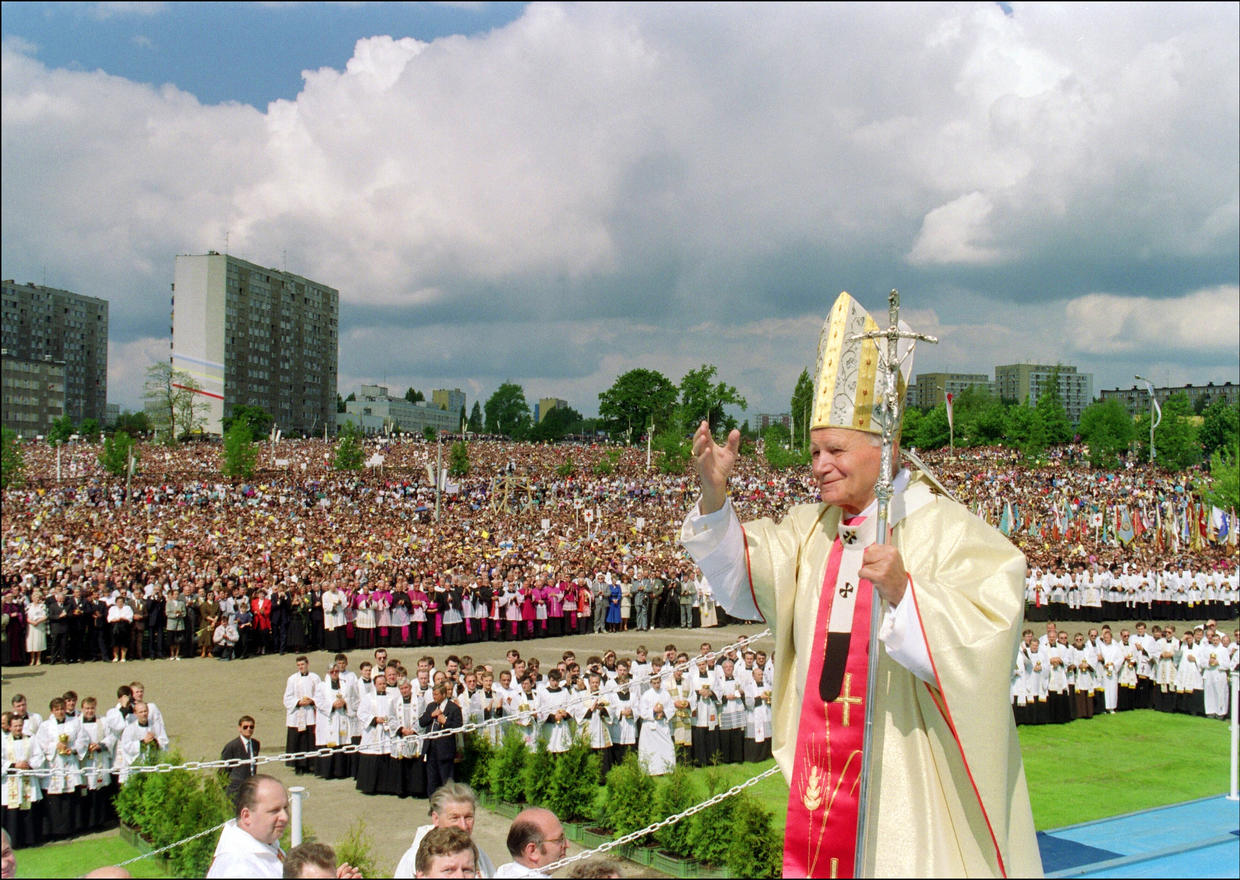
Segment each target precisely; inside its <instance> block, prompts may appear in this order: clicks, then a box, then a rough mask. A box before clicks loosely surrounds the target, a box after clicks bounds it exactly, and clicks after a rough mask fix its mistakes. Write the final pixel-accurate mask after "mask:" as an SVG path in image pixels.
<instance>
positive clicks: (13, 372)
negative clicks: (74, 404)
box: [0, 354, 102, 437]
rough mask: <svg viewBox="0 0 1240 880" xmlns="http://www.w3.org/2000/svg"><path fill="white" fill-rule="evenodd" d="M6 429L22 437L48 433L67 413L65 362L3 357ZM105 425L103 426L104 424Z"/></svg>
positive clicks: (0, 363) (0, 375) (1, 383)
mask: <svg viewBox="0 0 1240 880" xmlns="http://www.w3.org/2000/svg"><path fill="white" fill-rule="evenodd" d="M0 388H2V389H3V393H2V394H0V398H3V413H2V415H3V420H2V421H3V424H4V427H6V428H8V429H9V430H11V431H14V432H16V433H17V435H18V436H20V437H37V436H39V435H40V434H46V433H47V431H48V429H49V428H51V426H52V422H54V421H56V420H57V419H59V418H60V417H61V416H63V415H64V414H65V362H64V361H54V360H52V358H51V355H48V356H47V358H46V359H45V360H41V361H28V360H23V359H21V358H11V357H9V356H8V355H7V354H6V355H3V356H0ZM100 424H102V423H100Z"/></svg>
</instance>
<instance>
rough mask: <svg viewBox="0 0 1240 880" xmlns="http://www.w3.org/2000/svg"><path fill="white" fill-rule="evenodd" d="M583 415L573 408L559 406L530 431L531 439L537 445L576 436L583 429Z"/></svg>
mask: <svg viewBox="0 0 1240 880" xmlns="http://www.w3.org/2000/svg"><path fill="white" fill-rule="evenodd" d="M581 422H582V418H581V413H579V412H577V410H575V409H573V408H572V407H571V406H557V407H556V408H555V409H553V410H551V412H549V413H547V414H546V415H545V416H543V420H542V421H541V422H539V423H538V424H537V425H535V426H534V427H533V428H531V429H530V439H531V440H533V441H535V442H536V443H552V442H555V441H557V440H563V439H564V438H565V437H566V436H568V435H569V434H574V433H576V432H577V430H578V429H579V428H580V427H581Z"/></svg>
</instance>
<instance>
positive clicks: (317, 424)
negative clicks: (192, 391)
mask: <svg viewBox="0 0 1240 880" xmlns="http://www.w3.org/2000/svg"><path fill="white" fill-rule="evenodd" d="M339 313H340V294H339V292H338V291H337V290H336V289H335V288H332V287H328V286H327V285H325V284H321V283H319V282H317V281H311V280H310V279H308V278H303V277H301V276H300V275H293V274H291V273H288V272H282V271H280V270H279V269H268V268H265V267H263V266H259V265H256V264H255V263H251V262H248V261H246V260H242V259H239V258H238V257H234V256H231V255H228V254H220V253H216V252H215V251H208V252H207V253H206V254H201V255H197V254H195V255H182V256H178V257H177V258H176V271H175V281H174V283H173V292H172V366H173V368H174V369H177V370H183V371H185V372H186V373H188V374H190V375H191V376H193V377H194V379H195V381H196V383H197V385H198V386H199V388H200V393H201V394H202V395H203V397H204V398H205V399H206V400H207V402H208V413H207V424H206V430H207V431H208V432H210V433H222V432H223V424H222V420H223V418H224V416H226V415H229V414H231V412H232V409H233V407H235V406H239V405H249V406H259V407H262V408H263V409H264V410H266V411H267V412H269V413H271V415H272V416H274V418H275V424H276V425H277V427H279V429H280V430H281V431H283V433H284V435H285V436H294V435H295V434H298V433H300V434H308V435H315V434H319V433H321V432H322V431H323V430H324V428H325V427H326V428H328V429H332V428H333V427H334V425H335V419H336V367H337V357H338V337H337V321H338V319H339Z"/></svg>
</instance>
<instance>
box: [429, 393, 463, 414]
mask: <svg viewBox="0 0 1240 880" xmlns="http://www.w3.org/2000/svg"><path fill="white" fill-rule="evenodd" d="M431 403H433V404H434V405H435V406H437V407H439V408H440V409H446V410H447V411H448V412H450V413H452V414H453V415H454V416H456V417H457V419H458V420H459V419H460V417H461V410H463V409H465V392H464V391H462V390H461V389H460V388H436V389H435V390H434V391H432V392H431Z"/></svg>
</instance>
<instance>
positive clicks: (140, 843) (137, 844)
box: [118, 823, 172, 876]
mask: <svg viewBox="0 0 1240 880" xmlns="http://www.w3.org/2000/svg"><path fill="white" fill-rule="evenodd" d="M118 830H119V831H120V836H121V840H123V841H125V842H126V843H127V844H129V845H130V846H132V847H133V848H134V849H136V850H137V851H138V852H140V853H149V852H151V851H152V850H153V849H155V847H153V846H151V844H149V843H148V842H147V841H145V840H143V839H142V835H141V834H139V833H138V829H136V828H134V827H132V826H130V825H125V824H124V823H122V824H121V825H120V827H119V829H118ZM149 861H151V862H153V863H154V864H156V865H159V867H160V868H161V869H162V870H163V871H165V872H166V873H167V874H168V876H172V870H171V867H170V865H169V863H168V858H167V857H166V856H151V857H150V859H149Z"/></svg>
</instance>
